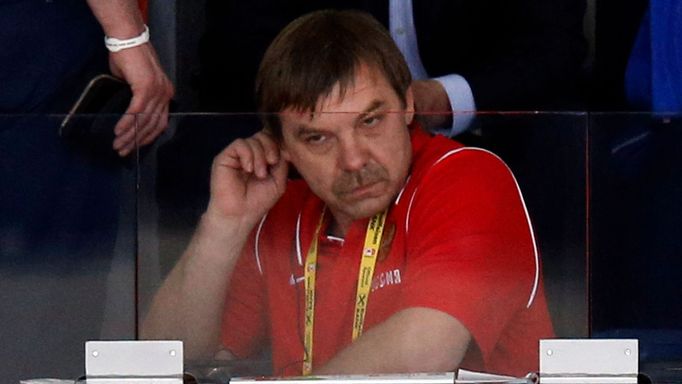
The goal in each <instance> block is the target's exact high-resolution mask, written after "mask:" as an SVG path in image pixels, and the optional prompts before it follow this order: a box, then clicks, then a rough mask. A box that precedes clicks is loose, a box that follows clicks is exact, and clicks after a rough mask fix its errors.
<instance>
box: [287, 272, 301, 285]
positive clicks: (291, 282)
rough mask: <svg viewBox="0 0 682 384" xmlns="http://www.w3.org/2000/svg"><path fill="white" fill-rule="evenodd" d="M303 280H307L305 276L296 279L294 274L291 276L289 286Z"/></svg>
mask: <svg viewBox="0 0 682 384" xmlns="http://www.w3.org/2000/svg"><path fill="white" fill-rule="evenodd" d="M303 280H305V276H301V277H294V274H293V273H292V274H291V276H289V285H296V284H298V283H300V282H302V281H303Z"/></svg>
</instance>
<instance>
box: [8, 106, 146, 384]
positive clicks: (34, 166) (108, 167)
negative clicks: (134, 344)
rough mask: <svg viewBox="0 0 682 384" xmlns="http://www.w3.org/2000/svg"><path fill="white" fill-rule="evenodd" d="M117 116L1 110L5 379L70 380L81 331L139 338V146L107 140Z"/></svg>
mask: <svg viewBox="0 0 682 384" xmlns="http://www.w3.org/2000/svg"><path fill="white" fill-rule="evenodd" d="M131 118H133V119H134V117H132V116H131ZM116 121H118V117H117V116H105V115H100V116H79V117H73V118H72V119H71V120H70V121H69V123H68V124H67V125H63V122H64V116H36V115H3V116H0V260H1V263H0V292H2V298H3V299H2V303H3V304H2V305H3V308H2V310H1V311H0V313H1V315H0V329H2V335H3V337H2V339H3V341H2V344H3V346H2V348H0V373H1V375H2V381H3V382H8V383H17V382H19V380H20V379H28V378H36V377H55V378H65V379H75V378H77V377H79V376H81V375H82V374H83V372H84V370H83V369H84V355H83V351H84V346H83V343H84V342H85V341H86V340H91V339H102V338H104V339H126V338H134V337H135V295H134V292H135V291H134V288H135V287H134V281H135V280H134V276H135V262H134V257H135V249H136V245H135V235H136V232H135V214H134V212H135V205H136V194H135V192H136V191H135V181H136V180H135V178H136V154H135V153H133V154H132V155H129V156H128V157H126V158H120V157H118V156H117V155H116V154H115V152H114V151H113V150H112V149H111V146H112V139H113V126H114V123H115V122H116Z"/></svg>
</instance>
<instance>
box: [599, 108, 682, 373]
mask: <svg viewBox="0 0 682 384" xmlns="http://www.w3.org/2000/svg"><path fill="white" fill-rule="evenodd" d="M589 155H590V173H591V175H590V260H591V270H590V274H591V286H590V289H591V293H592V333H593V335H594V336H597V337H632V338H638V339H640V358H641V361H642V362H643V363H649V364H650V365H651V363H653V365H654V366H655V365H656V364H660V363H661V362H666V361H667V362H670V361H677V362H678V364H677V367H679V361H680V360H682V347H681V346H682V307H681V306H680V304H679V303H680V298H681V297H682V285H680V281H681V280H682V258H680V254H681V252H682V237H681V236H680V228H682V166H681V165H682V116H680V115H652V114H644V113H642V114H634V113H629V114H625V113H623V114H593V115H591V117H590V151H589ZM678 379H679V376H678Z"/></svg>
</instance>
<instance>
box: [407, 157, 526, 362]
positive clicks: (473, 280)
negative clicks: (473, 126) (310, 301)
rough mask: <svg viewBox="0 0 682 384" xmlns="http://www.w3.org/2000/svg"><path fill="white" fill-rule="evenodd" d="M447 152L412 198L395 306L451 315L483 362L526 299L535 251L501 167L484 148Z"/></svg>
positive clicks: (509, 178)
mask: <svg viewBox="0 0 682 384" xmlns="http://www.w3.org/2000/svg"><path fill="white" fill-rule="evenodd" d="M453 152H454V153H452V154H451V155H450V156H448V157H446V158H445V159H443V160H442V161H440V162H439V163H437V164H435V165H433V166H432V167H431V169H430V170H429V171H428V172H427V173H426V174H425V176H424V177H423V179H422V181H421V182H420V184H419V186H418V188H417V189H416V191H415V194H414V197H413V199H412V205H411V206H410V209H409V217H408V218H407V219H408V221H407V222H408V224H409V226H408V233H407V247H408V254H409V255H410V257H409V258H408V261H407V270H406V278H405V282H406V284H407V285H406V286H405V287H404V288H403V295H402V298H401V299H402V303H401V305H402V306H403V307H405V308H407V307H428V308H433V309H437V310H440V311H443V312H445V313H448V314H450V315H451V316H453V317H455V318H456V319H458V320H459V321H460V322H461V323H462V324H463V325H464V326H465V327H466V328H467V329H468V330H469V332H470V333H471V335H472V337H473V340H474V341H475V343H476V344H477V346H478V348H479V350H480V352H481V354H482V358H483V360H484V361H487V360H488V357H489V356H490V355H491V353H492V352H493V349H494V347H495V345H496V343H497V342H498V340H499V339H500V337H501V335H502V334H503V332H504V330H505V328H506V327H507V326H508V324H509V323H510V321H512V320H513V318H514V316H515V314H516V313H518V312H520V311H523V310H524V309H525V308H526V306H527V305H528V303H529V299H530V298H531V296H532V294H533V291H534V289H535V287H536V285H537V273H538V272H537V271H538V259H537V252H536V250H535V246H534V240H533V234H532V228H531V225H530V221H529V219H528V215H527V213H526V209H525V205H524V203H523V198H522V196H521V193H520V191H519V189H518V186H517V184H516V181H515V179H514V177H513V175H512V174H511V172H510V170H509V169H508V168H507V166H506V165H505V164H504V163H503V162H502V161H501V160H500V159H499V158H497V157H496V156H495V155H493V154H491V153H489V152H487V151H484V150H479V149H471V148H465V149H461V150H458V151H453Z"/></svg>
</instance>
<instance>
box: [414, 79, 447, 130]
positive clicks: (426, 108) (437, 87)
mask: <svg viewBox="0 0 682 384" xmlns="http://www.w3.org/2000/svg"><path fill="white" fill-rule="evenodd" d="M412 92H414V109H415V114H416V118H417V120H418V121H419V123H421V125H422V127H424V128H425V129H427V130H431V129H435V128H443V127H447V126H449V125H451V124H452V108H451V106H450V100H449V99H448V94H447V93H446V92H445V88H443V85H442V84H441V83H439V82H437V81H436V80H415V81H413V82H412Z"/></svg>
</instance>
